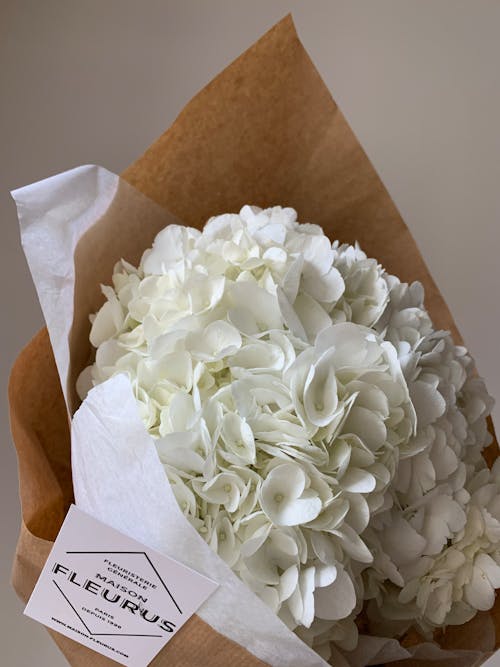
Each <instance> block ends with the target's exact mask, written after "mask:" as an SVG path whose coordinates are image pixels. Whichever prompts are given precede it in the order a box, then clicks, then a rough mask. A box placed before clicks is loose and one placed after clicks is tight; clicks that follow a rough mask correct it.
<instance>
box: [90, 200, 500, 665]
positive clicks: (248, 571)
mask: <svg viewBox="0 0 500 667" xmlns="http://www.w3.org/2000/svg"><path fill="white" fill-rule="evenodd" d="M103 293H104V295H105V297H106V300H105V303H104V305H103V306H102V308H101V309H100V310H99V311H98V312H97V314H96V315H95V316H93V318H92V322H93V323H92V330H91V334H90V340H91V343H92V345H93V346H94V347H95V348H96V354H95V362H94V363H93V365H92V366H89V367H88V368H87V369H86V370H85V371H84V372H83V373H82V375H81V376H80V379H79V382H78V391H79V394H80V396H81V398H84V397H85V396H86V394H87V392H88V390H89V388H90V387H92V386H93V385H97V384H99V383H102V382H104V381H106V380H108V379H109V378H110V377H112V376H113V375H116V374H119V373H124V374H126V375H127V376H128V378H129V380H130V382H131V385H132V388H133V391H134V395H135V398H136V401H137V405H138V407H139V411H140V415H141V418H142V420H143V422H144V424H145V426H146V428H147V430H148V431H149V433H150V434H151V435H152V436H153V437H154V438H155V443H156V448H157V451H158V454H159V457H160V460H161V462H162V463H163V466H164V469H165V471H166V479H165V483H168V482H167V478H168V481H170V484H171V486H172V489H173V492H174V494H175V497H176V499H177V501H178V504H179V506H180V508H181V509H182V511H183V513H184V514H185V516H186V518H187V519H188V520H189V521H190V523H191V524H192V525H193V526H194V527H195V528H196V530H197V531H198V532H199V534H200V535H201V536H202V537H203V538H204V539H205V540H206V542H207V543H208V544H209V545H210V546H211V548H212V549H213V550H214V551H215V552H217V554H218V555H219V556H220V557H221V558H222V559H223V560H224V561H225V562H226V563H227V564H228V565H229V566H230V567H231V568H232V569H233V570H234V572H235V573H237V575H238V576H239V577H240V578H241V579H242V580H243V582H245V584H247V586H248V587H249V588H250V589H251V590H252V591H254V592H255V593H256V594H257V595H258V596H259V597H260V598H261V599H262V600H263V601H264V602H265V603H266V604H267V605H269V606H270V607H271V608H272V609H273V610H274V611H275V612H276V613H277V614H278V615H279V617H280V618H281V619H282V620H283V621H284V622H285V623H286V625H287V626H288V627H289V628H291V629H293V630H294V631H295V632H296V633H297V634H298V635H299V636H300V637H301V638H302V639H303V640H304V641H305V642H307V643H308V644H309V645H311V646H312V647H313V648H314V649H315V650H317V651H318V652H319V653H320V654H321V655H322V656H323V657H325V658H328V657H329V655H330V648H329V646H330V642H332V641H333V642H334V643H335V644H336V645H337V646H338V647H339V648H341V649H344V650H347V651H349V650H352V649H354V648H355V647H356V644H357V637H358V631H357V625H356V620H357V617H358V616H359V615H360V614H361V613H362V612H363V614H364V615H365V616H367V618H368V619H369V620H370V622H371V623H372V624H373V626H374V627H375V628H376V630H377V631H378V632H379V633H380V634H382V635H384V636H391V637H393V636H394V637H398V636H401V635H402V634H403V633H404V632H405V631H407V630H408V629H409V628H410V627H411V626H416V627H417V628H418V630H419V632H420V633H421V634H422V635H423V636H426V637H431V636H432V632H433V630H434V629H435V628H440V627H443V626H446V625H448V624H461V623H464V622H465V621H467V620H469V619H471V618H472V617H473V616H474V615H475V613H476V612H477V610H486V609H489V608H491V606H492V605H493V602H494V589H495V588H497V587H500V468H499V466H498V465H495V466H494V467H493V469H492V470H491V471H490V470H489V469H488V468H487V465H486V463H485V461H484V459H483V457H482V455H481V452H482V450H483V448H484V447H485V446H486V445H487V444H489V442H490V439H491V438H490V435H489V433H488V431H487V425H486V417H487V415H488V414H489V412H490V409H491V406H492V400H491V398H490V397H489V395H488V393H487V391H486V389H485V387H484V384H483V382H482V380H481V379H480V378H478V377H477V376H475V374H474V372H473V365H472V360H471V358H470V356H469V355H468V354H467V351H466V350H465V349H464V348H463V347H457V346H455V345H454V344H453V341H452V339H451V336H450V334H449V333H448V332H445V331H436V330H435V329H434V327H433V325H432V322H431V320H430V318H429V315H428V314H427V312H426V310H425V308H424V294H423V289H422V286H421V285H420V284H419V283H413V284H411V285H408V284H405V283H402V282H400V281H399V279H398V278H397V277H395V276H392V275H388V274H387V273H386V272H385V271H384V269H383V267H382V266H380V265H379V264H378V263H377V261H376V259H369V258H367V256H366V255H365V253H364V252H363V251H362V250H361V249H360V248H359V247H358V246H357V245H355V246H352V245H347V244H345V245H339V244H338V243H337V242H334V243H333V245H332V243H331V242H330V241H329V239H328V237H327V236H326V235H325V234H324V233H323V230H322V229H321V228H320V227H319V226H317V225H314V224H299V223H298V221H297V215H296V212H295V211H294V210H293V209H291V208H281V207H279V206H276V207H274V208H269V209H266V210H261V209H258V208H255V207H250V206H245V207H243V208H242V209H241V211H240V213H239V214H226V215H219V216H217V217H214V218H211V219H210V220H209V221H208V222H207V224H206V225H205V227H204V229H203V231H202V232H200V231H198V230H196V229H194V228H190V227H183V226H180V225H170V226H168V227H166V228H165V229H164V230H163V231H161V232H160V233H159V234H158V235H157V236H156V239H155V241H154V244H153V247H152V248H151V249H149V250H146V252H145V253H144V255H143V257H142V260H141V262H140V265H139V267H138V268H135V267H134V266H132V265H131V264H129V263H127V262H125V261H121V262H119V263H118V264H117V265H116V266H115V269H114V273H113V286H112V287H103Z"/></svg>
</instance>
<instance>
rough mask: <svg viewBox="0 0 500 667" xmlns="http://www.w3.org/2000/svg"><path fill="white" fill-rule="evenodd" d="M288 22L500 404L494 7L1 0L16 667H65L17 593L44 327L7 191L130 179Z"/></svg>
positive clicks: (5, 341)
mask: <svg viewBox="0 0 500 667" xmlns="http://www.w3.org/2000/svg"><path fill="white" fill-rule="evenodd" d="M290 10H292V11H293V14H294V18H295V21H296V25H297V28H298V31H299V34H300V36H301V38H302V40H303V42H304V44H305V46H306V48H307V49H308V50H309V52H310V54H311V56H312V58H313V60H314V61H315V63H316V65H317V67H318V68H319V70H320V72H321V74H322V76H323V78H324V79H325V81H326V83H327V85H328V86H329V88H330V90H331V91H332V93H333V95H334V97H335V98H336V100H337V102H338V103H339V105H340V107H341V108H342V110H343V112H344V114H345V115H346V117H347V119H348V121H349V122H350V124H351V126H352V127H353V129H354V131H355V133H356V134H357V136H358V138H359V139H360V141H361V143H362V145H363V146H364V148H365V150H366V151H367V153H368V155H369V157H370V158H371V160H372V161H373V163H374V165H375V167H376V169H377V170H378V172H379V173H380V175H381V177H382V179H383V180H384V182H385V184H386V186H387V187H388V189H389V192H390V193H391V195H392V196H393V198H394V200H395V202H396V204H397V205H398V207H399V209H400V210H401V212H402V214H403V217H404V218H405V220H406V222H407V224H408V225H409V227H410V229H411V231H412V233H413V235H414V236H415V238H416V240H417V242H418V244H419V246H420V248H421V250H422V252H423V255H424V257H425V259H426V261H427V263H428V265H429V267H430V269H431V272H432V273H433V275H434V277H435V279H436V281H437V283H438V285H439V287H440V288H441V290H442V292H443V294H444V296H445V298H446V300H447V301H448V303H449V305H450V306H451V310H452V312H453V313H454V315H455V318H456V320H457V323H458V326H459V328H460V329H461V331H462V333H463V335H464V338H465V340H466V343H467V345H468V346H469V347H470V348H471V350H472V351H473V353H474V355H475V357H476V359H477V365H478V368H479V371H480V373H481V374H483V375H484V376H485V377H486V379H487V382H488V386H489V388H490V392H491V393H492V394H494V395H496V396H497V397H498V398H499V400H500V355H499V354H498V351H497V345H498V332H499V330H500V306H499V288H500V265H499V262H498V252H499V250H500V130H499V127H498V122H499V118H500V68H499V61H500V40H499V38H498V36H499V33H500V2H499V1H498V0H497V1H495V0H490V1H488V0H474V1H472V0H471V1H469V2H462V1H461V0H411V1H409V0H376V1H371V2H369V1H365V2H362V1H359V0H343V1H340V0H327V1H324V2H323V1H320V0H311V1H310V2H304V1H303V2H298V1H295V2H294V1H289V2H285V1H283V0H273V1H272V2H266V1H265V0H252V2H250V1H246V2H245V1H243V0H225V1H224V0H198V1H195V0H177V1H170V0H142V1H141V2H139V1H136V2H134V1H133V0H43V1H40V0H31V1H29V0H0V95H1V102H0V132H1V138H0V146H1V151H0V183H1V188H0V220H1V225H2V227H1V237H0V239H1V240H0V299H1V307H0V323H1V343H2V352H1V354H0V374H1V382H0V387H1V389H0V391H1V392H2V397H1V415H0V428H1V434H0V435H1V439H0V447H1V449H0V457H1V459H0V460H1V465H0V508H1V509H0V512H1V529H2V533H1V534H2V539H1V554H0V556H1V560H0V582H1V583H0V585H1V593H0V664H1V665H2V667H3V666H5V667H28V666H29V667H34V666H35V665H36V666H37V667H48V666H49V665H50V666H51V667H58V666H59V665H64V664H66V663H65V660H64V659H63V658H62V657H61V656H60V655H59V653H58V652H57V650H56V649H55V647H54V646H53V645H52V644H51V641H50V640H49V638H48V636H47V635H46V633H45V631H44V629H43V628H42V627H41V626H38V625H37V624H36V623H34V622H32V621H31V620H29V619H26V618H24V617H23V616H22V615H21V609H22V608H21V604H20V603H18V601H17V600H16V598H15V596H14V594H13V593H12V592H11V591H10V589H9V586H8V576H9V570H10V562H11V559H12V555H13V551H14V547H15V542H16V537H17V530H18V524H19V506H18V499H17V477H16V462H15V456H14V452H13V449H12V446H11V441H10V435H9V430H8V417H7V407H6V402H5V387H6V382H7V376H8V373H9V368H10V366H11V364H12V361H13V359H14V358H15V356H16V354H17V352H18V351H19V349H20V347H21V346H22V345H23V344H24V343H26V342H27V341H28V340H29V339H30V337H31V336H32V335H33V333H34V332H35V331H37V330H38V328H39V327H40V326H41V325H42V317H41V314H40V309H39V306H38V303H37V301H36V297H35V293H34V290H33V287H32V284H31V280H30V276H29V273H28V270H27V267H26V264H25V261H24V258H23V255H22V252H21V249H20V245H19V238H18V228H17V220H16V215H15V211H14V206H13V204H12V202H11V200H10V197H9V195H8V191H9V190H10V189H13V188H15V187H18V186H21V185H24V184H27V183H30V182H32V181H35V180H39V179H41V178H44V177H46V176H48V175H50V174H53V173H56V172H59V171H63V170H65V169H68V168H70V167H73V166H76V165H79V164H85V163H97V164H102V165H103V166H105V167H107V168H108V169H111V170H112V171H115V172H120V171H121V170H122V169H123V168H124V167H125V166H126V165H127V164H129V163H130V162H132V161H133V160H134V158H135V157H136V156H138V155H139V154H140V153H141V152H142V151H143V149H144V148H145V147H146V146H148V145H149V144H150V143H151V142H152V141H153V140H154V139H155V138H156V137H157V136H158V135H159V134H160V133H161V132H162V131H163V130H164V129H165V128H166V127H167V126H168V125H170V123H171V122H172V121H173V120H174V118H175V116H176V115H177V113H178V112H179V111H180V110H181V108H182V107H183V105H184V104H185V103H186V102H187V101H188V100H189V99H190V97H191V96H192V95H194V94H195V93H196V92H197V91H198V90H199V89H200V88H201V87H202V86H203V85H205V84H206V83H207V82H208V81H209V80H210V79H211V78H212V77H213V76H214V75H215V74H217V73H218V72H219V70H221V69H222V68H223V67H224V66H225V65H227V64H228V63H229V62H230V61H231V60H232V59H233V58H235V57H236V56H237V55H239V53H240V52H241V51H243V50H244V49H245V48H246V47H247V46H249V45H250V44H251V43H252V42H253V41H255V40H256V39H257V38H258V37H259V36H260V35H261V34H262V33H263V32H265V31H266V30H267V29H268V28H269V27H270V26H271V25H272V24H273V23H275V22H276V21H277V20H279V19H280V18H281V17H282V16H283V15H284V14H286V13H287V12H288V11H290ZM284 203H286V202H284ZM495 416H496V421H497V423H498V424H500V408H499V407H497V408H496V410H495ZM493 660H494V661H495V664H498V665H500V658H499V659H498V660H497V659H496V658H494V659H493ZM221 667H225V666H221Z"/></svg>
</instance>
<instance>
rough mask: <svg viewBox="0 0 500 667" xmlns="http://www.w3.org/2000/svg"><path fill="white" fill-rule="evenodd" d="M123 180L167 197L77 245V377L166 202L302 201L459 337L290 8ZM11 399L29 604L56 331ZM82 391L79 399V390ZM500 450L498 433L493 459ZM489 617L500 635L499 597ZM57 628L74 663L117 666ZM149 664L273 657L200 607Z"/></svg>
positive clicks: (459, 632)
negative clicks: (259, 653) (107, 287)
mask: <svg viewBox="0 0 500 667" xmlns="http://www.w3.org/2000/svg"><path fill="white" fill-rule="evenodd" d="M123 177H124V179H125V180H127V181H128V182H129V183H131V184H132V185H134V186H135V187H136V188H137V189H138V190H140V191H141V192H142V193H144V194H145V195H146V196H147V197H149V198H151V199H152V200H153V201H155V202H156V203H157V204H158V205H159V206H158V208H157V211H156V213H155V215H153V216H152V217H151V218H148V220H143V219H141V216H140V212H139V211H138V210H128V209H127V208H126V207H125V208H124V207H123V205H120V207H119V209H118V210H117V211H115V212H114V215H112V216H111V218H110V219H112V223H108V224H106V225H104V224H103V225H99V224H98V225H96V226H95V227H94V228H92V229H91V230H90V231H89V232H88V234H87V236H86V237H85V238H84V239H82V242H81V244H80V245H79V247H78V248H77V252H76V254H75V262H76V289H75V319H74V323H73V329H72V332H71V336H70V342H71V374H70V381H73V380H74V379H75V378H76V377H77V375H78V373H79V372H80V371H81V370H82V369H83V368H84V367H85V365H86V364H87V363H88V360H89V355H90V353H91V350H90V345H89V343H88V332H89V324H88V314H89V313H90V312H93V311H95V310H96V309H97V307H98V306H99V305H100V303H101V302H100V299H101V296H100V294H99V288H98V283H99V282H104V283H106V282H109V280H110V278H111V270H112V266H113V263H114V261H116V260H117V259H119V258H120V257H121V256H124V257H125V258H126V259H128V260H129V261H135V262H137V260H138V258H139V257H140V255H141V254H142V251H143V250H144V249H145V248H146V247H147V246H148V245H150V243H151V241H152V239H153V237H154V235H155V234H156V232H157V231H158V230H159V229H160V228H161V227H163V226H164V225H165V224H167V223H168V222H170V221H171V220H172V219H173V218H172V216H170V214H168V213H167V212H166V210H168V211H171V212H172V214H173V215H174V216H175V217H176V218H178V219H180V220H182V221H183V222H184V223H186V224H189V225H193V226H196V227H201V226H202V224H203V223H204V222H205V221H206V219H207V218H208V217H210V216H212V215H215V214H218V213H223V212H227V211H238V210H239V209H240V208H241V206H242V205H243V204H246V203H250V204H256V205H259V206H263V207H265V206H270V205H274V204H282V205H287V206H293V207H294V208H296V209H297V211H298V214H299V219H300V220H302V221H308V222H314V223H317V224H320V225H321V226H322V227H323V228H324V229H325V231H326V233H328V234H329V236H330V237H331V238H332V239H334V238H335V239H339V240H340V241H342V242H350V243H353V242H354V241H355V240H358V241H359V243H360V245H361V247H362V248H363V250H365V251H366V253H367V254H368V255H369V256H373V257H376V258H377V260H378V261H379V262H380V263H382V264H383V265H384V266H385V268H386V269H387V270H388V271H389V272H390V273H394V274H396V275H398V276H399V277H400V278H401V279H402V280H404V281H409V282H411V281H413V280H420V281H421V282H422V283H423V285H424V287H425V290H426V306H427V308H428V310H429V312H430V314H431V316H432V318H433V321H434V324H435V326H436V327H439V328H443V329H448V330H451V332H452V333H453V336H454V339H455V342H457V343H459V342H460V340H461V339H460V336H459V333H458V331H457V329H456V326H455V324H454V322H453V319H452V317H451V314H450V312H449V310H448V308H447V306H446V304H445V302H444V300H443V298H442V296H441V295H440V293H439V291H438V289H437V287H436V285H435V284H434V281H433V280H432V278H431V276H430V274H429V272H428V270H427V268H426V266H425V264H424V262H423V260H422V258H421V256H420V253H419V251H418V248H417V246H416V244H415V242H414V240H413V239H412V237H411V235H410V233H409V231H408V229H407V228H406V226H405V224H404V223H403V221H402V219H401V217H400V215H399V213H398V212H397V210H396V208H395V205H394V203H393V202H392V200H391V199H390V197H389V195H388V193H387V191H386V190H385V188H384V186H383V184H382V183H381V181H380V179H379V178H378V176H377V174H376V173H375V171H374V169H373V167H372V166H371V164H370V162H369V160H368V158H367V157H366V155H365V154H364V152H363V150H362V148H361V147H360V145H359V143H358V141H357V140H356V138H355V136H354V135H353V133H352V131H351V130H350V128H349V127H348V125H347V123H346V121H345V119H344V117H343V116H342V114H341V113H340V111H339V110H338V107H337V106H336V104H335V102H334V101H333V100H332V98H331V96H330V94H329V92H328V90H327V88H326V86H325V85H324V83H323V82H322V80H321V78H320V76H319V74H318V73H317V71H316V69H315V68H314V66H313V64H312V62H311V60H310V58H309V56H308V55H307V53H306V52H305V50H304V48H303V47H302V45H301V43H300V41H299V40H298V37H297V35H296V33H295V30H294V27H293V23H292V20H291V18H290V17H287V18H285V19H284V20H283V21H281V22H280V23H279V24H278V25H277V26H275V27H274V28H273V29H272V30H271V31H269V32H268V33H267V34H266V35H265V36H264V37H263V38H262V39H261V40H259V42H257V43H256V44H255V45H254V46H253V47H251V48H250V49H249V50H248V51H247V52H245V53H244V54H243V55H242V56H240V58H238V59H237V60H236V61H235V62H234V63H233V64H232V65H230V66H229V67H228V68H227V69H226V70H224V71H223V72H222V73H221V74H220V75H219V76H218V77H216V79H214V80H213V81H212V82H211V83H210V84H209V85H208V86H207V87H206V88H204V89H203V90H202V91H201V92H200V93H199V94H198V95H197V96H196V97H195V98H194V99H193V100H192V101H191V102H190V103H189V104H188V105H187V106H186V107H185V109H184V110H183V111H182V112H181V114H180V116H179V117H178V119H177V120H176V121H175V123H174V124H173V125H172V127H171V128H170V129H169V130H168V131H167V132H166V133H165V134H163V135H162V136H161V137H160V138H159V139H158V140H157V141H156V142H155V143H154V144H153V145H152V146H151V147H150V148H149V149H148V150H147V151H146V153H145V154H144V155H143V156H142V157H141V158H140V159H139V160H137V161H136V162H135V163H134V164H133V165H131V166H130V167H129V168H128V169H127V170H126V171H125V172H124V174H123ZM106 218H108V216H106ZM88 258H91V261H90V262H88V261H87V260H88ZM9 398H10V407H11V422H12V433H13V438H14V442H15V445H16V448H17V452H18V458H19V476H20V494H21V503H22V513H23V525H22V528H21V535H20V538H19V542H18V547H17V552H16V557H15V562H14V568H13V584H14V587H15V589H16V591H17V593H18V594H19V596H20V597H21V598H22V599H23V600H27V598H28V597H29V595H30V593H31V590H32V588H33V586H34V583H35V581H36V579H37V577H38V575H39V573H40V571H41V568H42V565H43V563H44V561H45V559H46V557H47V554H48V552H49V549H50V546H51V542H50V541H51V540H53V539H54V538H55V536H56V535H57V532H58V530H59V527H60V525H61V523H62V520H63V518H64V516H65V513H66V511H67V508H68V506H69V503H70V502H71V499H72V485H71V468H70V442H69V429H68V419H67V412H66V407H65V404H64V400H63V396H62V392H61V388H60V383H59V378H58V375H57V371H56V369H55V364H54V359H53V355H52V351H51V348H50V343H49V340H48V336H47V333H46V330H42V331H41V332H39V334H37V336H36V337H35V338H34V339H33V340H32V341H31V343H30V344H29V345H28V346H27V348H25V350H24V351H23V352H22V353H21V354H20V356H19V358H18V359H17V361H16V364H15V366H14V369H13V371H12V376H11V381H10V387H9ZM72 398H73V401H72V403H73V406H74V405H75V403H74V401H75V394H74V393H73V394H72ZM491 428H492V427H491ZM496 447H497V444H496V442H495V443H494V444H493V445H492V447H491V448H490V451H489V455H490V458H494V457H495V456H496ZM489 616H490V617H491V618H493V619H494V620H495V623H496V627H497V637H499V636H500V632H499V630H500V609H499V605H497V606H496V608H495V610H494V611H493V612H492V613H491V614H489ZM469 628H470V630H469ZM51 634H52V635H53V637H54V639H55V641H56V642H57V643H58V645H59V647H60V648H61V650H62V651H63V653H64V654H65V655H66V657H67V658H68V660H69V661H70V664H71V665H74V666H78V667H90V665H93V666H97V667H101V665H102V667H104V666H105V665H113V664H116V663H114V662H113V661H112V660H109V659H107V658H104V657H103V656H101V655H99V654H96V653H95V652H93V651H91V650H90V649H87V648H85V647H83V646H81V645H79V644H76V643H75V642H73V641H71V640H69V639H67V638H66V637H63V636H61V635H58V634H57V633H51ZM408 642H409V643H410V640H408ZM443 643H445V644H446V646H447V648H459V645H460V648H462V647H467V648H475V647H478V640H477V623H476V624H474V623H473V622H471V625H469V624H468V625H466V626H463V627H462V628H460V629H454V630H453V631H449V632H447V633H446V634H445V640H444V642H443ZM152 664H153V665H156V666H158V667H163V666H164V665H165V666H166V665H169V666H174V667H176V666H179V667H181V665H182V666H185V667H187V666H189V667H202V666H203V667H225V666H226V665H228V666H229V665H234V666H236V667H240V666H241V667H253V666H254V665H263V664H264V663H262V662H261V661H260V660H258V659H257V658H255V657H254V656H253V655H251V654H250V653H249V652H248V651H246V650H245V649H244V648H243V647H241V646H238V645H236V644H235V643H234V642H232V641H230V640H228V639H227V638H225V637H223V636H222V635H220V634H218V633H217V632H216V631H214V630H213V629H212V628H211V627H209V626H208V625H207V624H206V623H204V622H203V621H202V620H201V619H199V618H198V617H197V616H194V617H192V619H191V620H190V621H189V622H188V623H187V624H186V626H185V627H184V628H183V629H182V630H181V631H180V632H179V633H178V634H177V635H176V637H175V638H174V639H173V640H172V641H171V642H169V643H168V644H167V645H166V646H165V648H164V649H163V650H162V651H161V652H160V654H159V655H158V656H157V658H156V659H155V660H154V661H153V663H152ZM392 664H395V663H392ZM401 664H403V665H405V666H406V667H410V664H415V665H417V664H418V665H424V664H426V663H425V662H424V661H420V662H412V663H410V661H405V662H404V663H401ZM428 664H433V665H435V667H437V664H438V663H436V662H433V663H428ZM448 664H450V665H451V664H452V663H451V662H450V661H448Z"/></svg>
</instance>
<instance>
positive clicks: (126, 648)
mask: <svg viewBox="0 0 500 667" xmlns="http://www.w3.org/2000/svg"><path fill="white" fill-rule="evenodd" d="M216 588H217V584H216V583H215V582H213V581H211V580H210V579H208V578H207V577H205V576H203V575H201V574H199V573H198V572H195V571H194V570H191V569H190V568H188V567H186V566H184V565H182V564H181V563H179V562H177V561H175V560H173V559H171V558H168V557H166V556H163V555H162V554H160V553H158V552H156V551H154V550H153V549H149V548H147V547H146V546H144V545H143V544H141V543H140V542H137V541H136V540H133V539H131V538H130V537H127V536H126V535H124V534H122V533H120V532H118V531H117V530H114V529H113V528H111V527H109V526H107V525H105V524H103V523H101V522H100V521H97V520H96V519H94V518H93V517H91V516H90V515H88V514H86V513H85V512H82V511H81V510H79V509H78V508H77V507H76V506H74V505H72V506H71V508H70V510H69V512H68V515H67V517H66V519H65V521H64V523H63V525H62V528H61V530H60V532H59V535H58V537H57V540H56V542H55V544H54V547H53V548H52V550H51V552H50V554H49V557H48V559H47V562H46V563H45V566H44V568H43V570H42V573H41V575H40V578H39V580H38V582H37V584H36V586H35V589H34V591H33V594H32V596H31V598H30V599H29V601H28V604H27V606H26V609H25V614H26V615H27V616H30V617H31V618H33V619H35V620H36V621H39V622H40V623H43V624H44V625H46V626H48V627H50V628H52V629H53V630H56V631H57V632H60V633H61V634H63V635H66V636H67V637H70V638H71V639H74V640H75V641H77V642H79V643H80V644H83V645H85V646H88V647H89V648H91V649H93V650H94V651H98V652H99V653H102V654H103V655H105V656H107V657H109V658H112V659H113V660H116V661H117V662H119V663H121V664H123V665H130V666H131V667H142V666H145V665H147V664H149V663H150V662H151V660H152V659H153V658H154V657H155V655H156V654H157V653H158V652H159V651H160V649H161V648H162V647H163V646H164V645H165V644H166V643H167V642H168V641H169V640H170V639H171V638H172V637H173V636H174V635H175V633H176V632H177V631H178V630H179V629H180V628H181V627H182V626H183V625H184V623H185V622H186V621H187V620H188V619H189V618H190V617H191V616H192V614H194V612H195V611H196V610H197V609H198V607H199V606H200V605H201V604H202V603H203V602H204V601H205V600H206V599H207V598H208V597H209V595H211V593H213V592H214V591H215V589H216Z"/></svg>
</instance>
